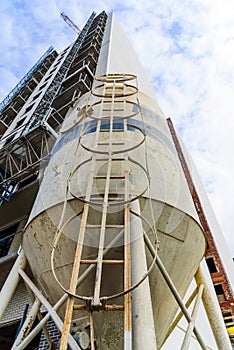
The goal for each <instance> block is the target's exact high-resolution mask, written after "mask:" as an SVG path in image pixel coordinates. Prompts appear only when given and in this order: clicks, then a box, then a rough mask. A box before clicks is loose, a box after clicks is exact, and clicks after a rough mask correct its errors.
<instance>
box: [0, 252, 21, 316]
mask: <svg viewBox="0 0 234 350" xmlns="http://www.w3.org/2000/svg"><path fill="white" fill-rule="evenodd" d="M26 262H27V260H26V257H25V254H24V251H23V249H22V250H21V251H20V253H19V255H18V258H17V259H16V261H15V263H14V266H13V267H12V269H11V272H10V273H9V275H8V277H7V279H6V281H5V283H4V285H3V287H2V289H1V292H0V321H1V320H2V317H3V315H4V312H5V311H6V308H7V306H8V305H9V303H10V301H11V298H12V297H13V295H14V293H15V290H16V287H17V285H18V283H19V280H20V275H19V270H20V269H24V268H25V266H26Z"/></svg>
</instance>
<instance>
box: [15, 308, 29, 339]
mask: <svg viewBox="0 0 234 350" xmlns="http://www.w3.org/2000/svg"><path fill="white" fill-rule="evenodd" d="M28 308H29V304H25V305H24V312H23V315H22V318H21V320H20V324H19V326H18V328H17V331H16V334H15V339H16V338H17V336H18V334H19V332H20V330H21V328H22V326H23V324H24V322H25V320H26V317H27V312H28Z"/></svg>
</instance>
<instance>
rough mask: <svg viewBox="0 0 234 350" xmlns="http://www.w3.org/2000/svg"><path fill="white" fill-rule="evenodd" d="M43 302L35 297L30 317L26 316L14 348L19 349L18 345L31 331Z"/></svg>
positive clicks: (13, 349)
mask: <svg viewBox="0 0 234 350" xmlns="http://www.w3.org/2000/svg"><path fill="white" fill-rule="evenodd" d="M40 306H41V302H40V300H39V299H38V298H36V299H35V301H34V303H33V306H32V308H31V310H30V312H29V314H28V317H27V318H26V320H25V322H24V324H23V327H22V328H21V330H20V332H19V334H18V336H17V338H16V340H15V342H14V344H13V346H12V350H17V349H18V346H19V345H20V343H21V342H22V340H23V339H24V338H25V337H26V336H27V334H28V333H29V332H30V330H31V328H32V326H33V323H34V321H35V319H36V317H37V313H38V311H39V310H40Z"/></svg>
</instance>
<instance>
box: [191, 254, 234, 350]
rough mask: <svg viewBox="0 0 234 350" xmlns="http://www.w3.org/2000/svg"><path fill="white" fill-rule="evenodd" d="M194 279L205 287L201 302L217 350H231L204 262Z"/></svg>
mask: <svg viewBox="0 0 234 350" xmlns="http://www.w3.org/2000/svg"><path fill="white" fill-rule="evenodd" d="M195 279H196V283H197V284H198V285H199V284H201V283H202V284H204V286H205V288H204V293H203V297H202V300H203V304H204V307H205V310H206V314H207V317H208V319H209V322H210V326H211V329H212V331H213V334H214V338H215V341H216V344H217V347H218V349H222V350H232V346H231V343H230V340H229V337H228V333H227V330H226V327H225V324H224V321H223V317H222V313H221V310H220V306H219V303H218V299H217V296H216V294H215V291H214V286H213V284H212V281H211V277H210V274H209V271H208V268H207V266H206V262H205V261H204V260H203V261H202V262H201V264H200V267H199V268H198V270H197V273H196V275H195Z"/></svg>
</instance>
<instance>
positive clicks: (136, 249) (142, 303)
mask: <svg viewBox="0 0 234 350" xmlns="http://www.w3.org/2000/svg"><path fill="white" fill-rule="evenodd" d="M131 210H132V211H133V212H135V213H137V214H139V215H140V205H139V201H138V200H137V201H134V202H133V203H131ZM131 266H132V267H131V269H132V284H135V283H137V282H138V281H139V280H140V279H141V278H142V276H144V275H145V273H146V272H147V263H146V254H145V244H144V233H143V227H142V221H141V219H140V218H139V217H137V216H136V215H133V214H131ZM132 323H133V325H132V328H133V349H134V350H142V349H144V350H155V349H156V348H157V345H156V333H155V327H154V316H153V309H152V302H151V292H150V286H149V277H147V278H146V279H145V280H144V281H143V282H142V283H141V284H140V285H139V286H138V287H137V288H136V289H134V290H133V291H132ZM144 329H146V330H147V337H146V336H145V332H144V331H143V330H144Z"/></svg>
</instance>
